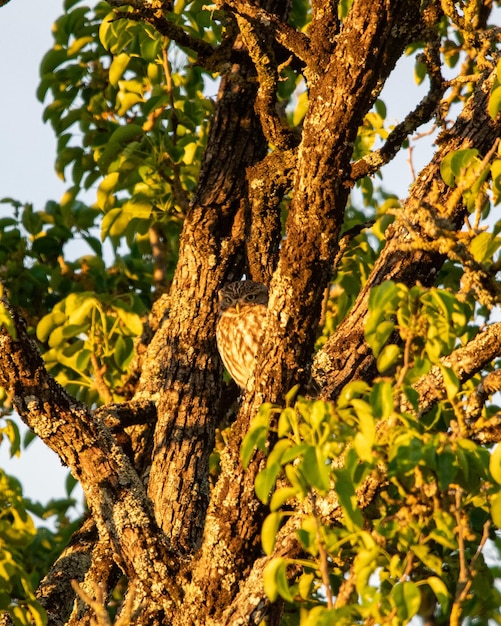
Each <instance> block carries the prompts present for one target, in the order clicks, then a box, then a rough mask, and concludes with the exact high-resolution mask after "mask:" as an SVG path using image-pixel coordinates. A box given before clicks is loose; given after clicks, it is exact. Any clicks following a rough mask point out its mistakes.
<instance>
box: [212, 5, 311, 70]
mask: <svg viewBox="0 0 501 626" xmlns="http://www.w3.org/2000/svg"><path fill="white" fill-rule="evenodd" d="M216 4H217V5H218V6H220V8H222V9H230V10H231V11H233V12H234V13H236V14H237V15H241V16H242V17H245V18H247V19H248V20H250V21H251V22H257V23H258V24H259V25H260V26H261V27H263V28H266V29H268V30H269V32H270V33H271V35H272V36H273V37H274V38H275V40H276V41H277V43H279V44H280V45H282V46H283V47H284V48H285V49H286V50H289V51H290V52H292V53H293V54H294V55H295V56H297V57H298V58H299V59H301V60H302V61H303V62H304V63H305V64H307V65H308V63H309V62H312V61H313V59H312V56H311V52H310V47H309V38H308V36H307V35H305V34H304V33H301V32H299V31H298V30H296V29H295V28H293V27H292V26H290V25H289V24H287V23H286V22H285V21H283V20H282V19H280V17H278V16H277V15H276V14H274V13H272V12H270V11H267V10H266V9H264V8H261V7H259V6H257V5H256V4H253V3H252V2H249V1H248V0H218V1H217V3H216Z"/></svg>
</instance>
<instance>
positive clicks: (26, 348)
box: [0, 300, 179, 607]
mask: <svg viewBox="0 0 501 626" xmlns="http://www.w3.org/2000/svg"><path fill="white" fill-rule="evenodd" d="M3 304H4V306H5V308H6V309H7V310H8V311H9V313H10V315H11V317H12V319H13V321H14V324H15V329H16V339H13V337H12V336H11V335H10V334H9V333H8V332H7V331H6V330H5V329H3V330H2V331H0V385H1V386H3V387H4V388H5V389H6V391H7V392H8V393H9V394H10V396H11V398H12V403H13V406H14V407H15V408H16V410H17V412H18V414H19V415H20V416H21V418H22V420H23V421H24V422H25V423H26V424H27V426H29V428H31V429H32V430H33V431H34V432H35V433H36V434H37V435H38V436H39V437H40V438H41V439H42V441H43V442H44V443H45V444H46V445H48V446H49V447H50V448H51V449H52V450H54V451H55V452H56V453H57V454H58V455H59V457H60V458H61V460H62V461H63V463H64V464H65V465H68V466H69V467H70V469H71V471H72V473H73V475H74V476H75V477H76V478H78V480H79V481H80V483H81V485H82V488H83V490H84V492H85V495H86V498H87V502H88V504H89V507H90V508H91V511H92V514H93V517H94V519H95V521H96V524H97V527H98V529H99V535H100V537H101V538H102V539H103V540H104V541H107V542H108V543H109V544H110V545H112V546H113V547H114V550H115V552H116V554H118V555H120V557H121V558H122V559H123V561H121V563H120V566H121V567H122V568H123V569H124V571H125V572H126V573H127V574H128V576H129V577H130V578H135V579H137V580H138V581H139V583H140V586H141V588H142V590H143V591H144V593H145V595H148V596H151V598H152V599H153V600H154V601H156V602H158V603H159V604H160V605H164V606H166V607H167V606H169V605H170V604H172V603H175V602H177V598H178V591H177V589H176V587H175V586H174V584H172V585H171V586H170V588H169V589H168V590H167V594H168V595H164V594H165V585H166V584H167V583H168V581H169V580H174V577H172V576H171V575H172V572H174V571H176V570H177V569H178V567H179V562H178V559H177V557H176V555H175V554H174V553H173V551H172V550H171V549H170V547H169V544H168V540H167V538H166V537H165V536H164V535H163V534H162V532H161V531H160V530H159V529H158V527H157V525H156V522H155V518H154V515H153V510H152V506H151V503H150V502H149V500H148V498H147V496H146V493H145V490H144V487H143V484H142V483H141V481H140V479H139V477H138V475H137V473H136V471H135V470H134V468H133V467H132V465H131V463H130V461H129V459H128V458H127V457H126V455H125V454H124V453H123V451H122V450H121V448H120V447H119V446H118V445H117V444H116V442H115V441H114V439H113V437H112V435H111V433H110V431H109V430H108V429H107V428H106V427H105V426H104V424H103V422H102V421H101V420H99V419H98V418H97V417H96V415H93V414H92V413H91V412H90V411H89V410H88V409H87V408H86V407H85V406H83V405H82V404H80V403H78V402H77V401H76V400H75V399H74V398H72V397H71V396H70V395H69V394H68V393H67V392H66V391H65V390H64V389H63V388H62V387H61V386H60V385H59V384H58V383H57V382H56V381H55V380H54V379H53V378H52V377H51V376H49V375H48V373H47V371H46V370H45V367H44V364H43V361H42V359H41V357H40V353H39V351H38V349H37V347H36V345H35V343H34V342H33V340H32V339H31V338H30V337H29V336H28V334H27V331H26V325H25V323H24V321H23V319H22V318H21V317H20V315H19V314H18V313H17V311H15V310H14V309H12V308H11V307H10V305H9V303H8V302H7V301H6V300H4V301H3Z"/></svg>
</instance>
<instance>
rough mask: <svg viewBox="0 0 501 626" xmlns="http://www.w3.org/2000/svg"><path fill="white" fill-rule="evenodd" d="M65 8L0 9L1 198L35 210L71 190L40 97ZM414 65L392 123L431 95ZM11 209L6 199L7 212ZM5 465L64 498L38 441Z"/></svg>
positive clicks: (403, 79)
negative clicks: (44, 63)
mask: <svg viewBox="0 0 501 626" xmlns="http://www.w3.org/2000/svg"><path fill="white" fill-rule="evenodd" d="M89 4H91V3H90V2H89ZM61 13H62V0H11V1H10V2H9V3H8V4H7V5H5V6H3V7H2V8H0V84H1V85H2V97H1V98H0V138H1V145H2V149H1V151H0V172H1V175H0V199H1V198H5V197H11V198H14V199H16V200H20V201H21V202H31V203H33V205H34V208H35V209H42V208H43V206H44V205H45V202H46V201H48V200H52V199H53V200H59V199H60V198H61V196H62V194H63V192H64V189H65V184H64V182H63V181H61V180H60V179H59V178H58V177H57V175H56V173H55V171H54V160H55V154H56V141H55V136H54V134H53V131H52V128H51V127H50V125H46V124H44V123H43V122H42V113H43V105H42V104H41V103H40V102H38V101H37V99H36V95H35V92H36V88H37V86H38V80H39V74H38V68H39V64H40V61H41V59H42V57H43V55H44V54H45V52H47V50H49V48H50V47H51V46H52V37H51V27H52V24H53V22H54V21H55V20H56V19H57V17H59V15H60V14H61ZM410 64H411V62H410V61H407V62H404V63H402V64H401V65H400V66H399V67H398V68H397V71H396V73H395V75H394V76H393V77H392V78H391V80H390V82H389V84H388V85H387V87H386V93H387V94H388V98H387V99H386V101H387V105H388V111H389V119H390V121H394V122H396V121H397V120H400V119H401V118H402V117H403V116H404V115H405V113H406V112H408V111H409V110H410V109H412V108H414V106H415V105H416V104H417V103H418V101H419V99H420V98H421V97H422V96H423V95H424V90H423V89H421V90H418V89H417V88H416V86H415V84H414V81H413V76H412V71H411V72H409V69H410ZM390 103H391V106H390ZM422 146H423V147H422V148H421V149H420V150H416V151H415V152H414V163H415V168H416V172H418V171H419V168H420V167H421V166H422V165H424V164H425V163H426V162H427V159H428V158H429V156H430V153H431V150H430V141H429V140H428V141H427V143H423V144H422ZM406 160H407V154H403V155H402V156H401V158H400V160H399V162H398V163H395V164H392V165H391V166H390V167H389V168H388V174H389V177H390V180H391V182H392V185H391V186H392V190H394V191H395V192H396V193H397V195H399V197H401V198H404V197H405V195H406V190H407V187H408V185H409V184H410V182H411V172H410V168H409V166H408V164H407V163H406ZM9 211H10V208H9V207H8V206H7V205H1V204H0V214H2V215H5V214H6V212H9ZM0 467H2V468H4V469H5V470H6V471H7V472H8V473H10V474H13V475H15V476H16V477H18V478H19V480H20V481H21V483H22V484H23V488H24V493H25V495H26V496H27V497H30V498H32V499H35V500H39V501H41V502H47V501H48V500H49V499H50V498H54V497H56V498H57V497H64V496H65V488H64V481H65V479H66V476H67V470H66V469H65V468H62V467H61V464H60V461H59V459H58V457H57V455H56V454H55V453H53V452H52V451H50V450H49V449H48V448H46V447H45V446H44V445H43V444H42V443H41V442H39V441H37V442H35V443H33V444H32V445H31V446H30V448H28V450H27V451H25V452H23V453H22V455H21V458H20V459H17V458H14V459H9V455H8V449H7V446H6V445H5V444H3V445H0Z"/></svg>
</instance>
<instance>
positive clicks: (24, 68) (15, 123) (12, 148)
mask: <svg viewBox="0 0 501 626" xmlns="http://www.w3.org/2000/svg"><path fill="white" fill-rule="evenodd" d="M61 13H62V0H11V2H10V3H8V4H6V5H5V6H3V7H1V8H0V84H1V85H2V96H1V97H0V140H1V150H0V199H1V198H5V197H11V198H14V199H16V200H20V201H21V202H31V203H33V205H34V207H35V209H42V208H43V207H44V205H45V203H46V202H47V200H51V199H53V200H59V199H60V198H61V196H62V194H63V192H64V189H65V185H64V183H63V181H61V180H60V179H59V178H58V177H57V175H56V173H55V171H54V160H55V154H56V152H55V151H56V140H55V136H54V133H53V131H52V128H51V127H50V126H49V125H46V124H44V123H43V122H42V113H43V106H42V104H41V103H40V102H38V100H37V99H36V95H35V91H36V88H37V86H38V78H39V74H38V68H39V65H40V61H41V59H42V56H43V55H44V54H45V52H47V50H49V49H50V48H51V47H52V36H51V28H52V24H53V23H54V21H55V20H56V19H57V17H58V16H59V15H61ZM8 212H10V208H8V207H7V205H1V204H0V214H1V215H5V214H6V213H8ZM0 467H2V468H3V469H4V470H5V471H6V472H7V473H9V474H12V475H14V476H16V477H17V478H18V479H19V480H20V481H21V483H22V485H23V491H24V495H25V496H27V497H29V498H31V499H33V500H36V501H40V502H43V503H45V502H47V501H49V500H50V499H51V498H64V497H65V495H66V491H65V480H66V476H67V474H68V470H67V469H66V468H63V467H62V465H61V462H60V461H59V457H58V456H57V455H56V454H55V453H54V452H52V451H51V450H49V449H48V448H47V447H46V446H45V445H44V444H42V443H41V442H40V441H38V440H37V441H35V442H34V443H32V444H31V446H30V447H29V448H28V449H27V450H26V451H25V452H23V453H22V455H21V457H19V458H13V459H10V458H9V454H8V447H7V444H6V443H3V444H2V445H0ZM77 493H78V492H77Z"/></svg>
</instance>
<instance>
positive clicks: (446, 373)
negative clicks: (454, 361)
mask: <svg viewBox="0 0 501 626" xmlns="http://www.w3.org/2000/svg"><path fill="white" fill-rule="evenodd" d="M439 367H440V371H441V372H442V376H443V379H444V386H445V392H446V394H447V398H448V399H449V400H450V401H451V402H452V401H453V400H454V398H455V397H456V395H457V394H458V391H459V379H458V377H457V376H456V374H455V373H454V371H453V370H452V368H450V367H445V366H443V365H440V366H439Z"/></svg>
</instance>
